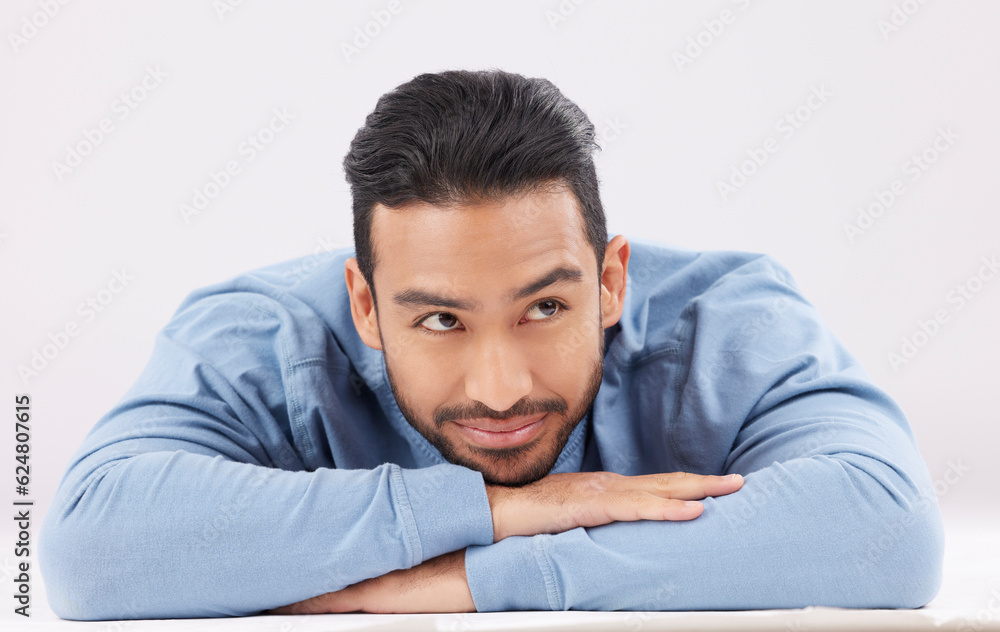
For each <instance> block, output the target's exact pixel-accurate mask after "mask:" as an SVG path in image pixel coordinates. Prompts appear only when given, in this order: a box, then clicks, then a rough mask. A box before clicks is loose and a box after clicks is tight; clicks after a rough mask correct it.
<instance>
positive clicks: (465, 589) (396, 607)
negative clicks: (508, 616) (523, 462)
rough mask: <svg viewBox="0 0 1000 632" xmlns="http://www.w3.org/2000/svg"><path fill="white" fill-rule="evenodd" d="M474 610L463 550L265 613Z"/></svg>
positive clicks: (383, 612)
mask: <svg viewBox="0 0 1000 632" xmlns="http://www.w3.org/2000/svg"><path fill="white" fill-rule="evenodd" d="M358 611H361V612H373V613H381V614H385V613H403V612H406V613H410V612H475V611H476V605H475V603H473V601H472V593H471V592H470V591H469V582H468V580H467V579H466V577H465V549H461V550H459V551H453V552H451V553H446V554H444V555H439V556H438V557H435V558H433V559H430V560H427V561H426V562H424V563H423V564H419V565H417V566H414V567H413V568H407V569H401V570H397V571H392V572H391V573H387V574H385V575H382V576H381V577H374V578H372V579H366V580H365V581H363V582H358V583H357V584H353V585H351V586H348V587H347V588H344V589H343V590H338V591H336V592H330V593H326V594H325V595H319V596H318V597H313V598H312V599H306V600H305V601H299V602H296V603H293V604H291V605H288V606H282V607H280V608H275V609H273V610H268V611H267V614H324V613H331V612H358Z"/></svg>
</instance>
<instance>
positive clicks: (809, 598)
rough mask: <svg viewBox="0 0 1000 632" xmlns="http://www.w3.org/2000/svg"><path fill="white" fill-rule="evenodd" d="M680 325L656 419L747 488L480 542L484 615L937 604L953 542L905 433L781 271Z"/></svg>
mask: <svg viewBox="0 0 1000 632" xmlns="http://www.w3.org/2000/svg"><path fill="white" fill-rule="evenodd" d="M776 299H777V300H776ZM683 318H684V319H685V322H684V323H682V324H683V326H681V327H678V328H676V330H675V331H677V332H680V334H679V335H680V336H681V337H682V338H681V339H680V340H678V341H677V350H678V351H677V353H674V354H663V355H662V356H661V357H662V358H663V361H664V362H671V361H673V362H677V363H678V364H677V366H676V367H674V369H675V370H676V372H675V373H674V374H676V375H680V376H681V377H680V378H679V379H678V381H677V382H676V383H671V384H670V385H669V386H670V387H671V388H664V389H662V397H663V401H659V400H657V402H656V403H657V405H656V406H655V408H656V409H657V410H663V411H673V412H672V417H670V418H669V419H662V420H659V421H658V423H660V424H662V428H663V429H664V431H665V432H667V433H668V442H667V444H668V445H672V446H674V445H675V446H677V451H676V452H675V453H674V455H675V456H674V458H684V459H687V460H688V462H690V463H694V462H695V459H696V458H698V457H699V456H700V455H706V454H707V455H712V454H714V453H715V452H716V451H717V450H718V451H721V454H722V455H725V456H724V460H723V462H720V464H719V466H718V467H719V470H718V471H717V472H716V473H720V474H721V473H729V472H740V473H742V474H744V475H745V479H746V482H745V485H744V487H743V489H741V490H740V491H739V492H738V493H735V494H731V495H726V496H722V497H719V498H709V499H706V500H705V501H704V505H705V510H704V513H703V514H702V515H701V516H700V517H698V519H696V520H692V521H687V522H651V521H644V522H636V523H625V522H615V523H612V524H608V525H604V526H597V527H593V528H578V529H573V530H569V531H566V532H565V533H561V534H556V535H538V536H534V537H512V538H507V539H505V540H503V541H501V542H499V543H496V544H492V545H485V546H483V545H479V546H472V547H469V548H468V550H467V552H466V559H465V562H466V573H467V576H468V582H469V586H470V589H471V592H472V595H473V598H474V600H475V604H476V606H477V609H478V610H480V611H494V610H508V609H527V610H531V609H539V610H548V609H553V610H559V609H569V608H572V609H583V610H615V609H646V610H688V609H693V610H698V609H758V608H791V607H802V606H807V605H826V606H839V607H866V608H896V607H917V606H921V605H924V604H925V603H927V602H928V601H929V600H930V599H931V598H932V597H933V596H934V594H936V592H937V589H938V587H939V585H940V580H941V563H942V557H943V534H942V525H941V517H940V514H939V511H938V507H937V503H936V499H935V496H934V494H933V492H932V491H931V482H930V477H929V475H928V472H927V468H926V466H925V464H924V463H923V460H922V459H921V457H920V454H919V452H918V450H917V447H916V445H915V442H914V438H913V435H912V433H911V430H910V428H909V425H908V423H907V421H906V419H905V417H904V415H903V413H902V411H901V410H900V409H899V408H898V406H896V404H895V403H894V402H893V401H892V400H891V398H889V397H888V395H886V394H885V393H884V392H882V391H881V390H879V389H878V388H876V387H875V386H873V385H872V384H871V381H870V379H869V378H868V376H867V374H866V373H865V372H864V370H863V369H862V368H861V367H860V366H859V365H858V363H857V361H856V360H855V359H854V358H853V357H852V356H851V355H850V354H849V353H848V352H847V351H846V350H845V349H844V348H843V346H842V345H840V343H839V342H838V341H837V340H836V339H835V337H834V336H833V335H832V334H831V333H830V332H829V330H828V329H827V328H826V327H825V326H824V325H823V324H822V322H821V320H820V319H819V317H818V315H817V314H816V313H815V309H814V308H813V307H812V306H811V305H810V304H809V303H808V302H807V301H805V299H803V298H802V297H801V296H800V295H799V294H798V292H797V290H796V289H795V287H794V285H793V284H792V282H791V280H790V278H789V277H788V276H787V273H786V272H785V271H784V270H783V269H782V268H780V266H778V265H777V264H775V263H774V262H773V261H770V260H769V259H767V258H762V259H761V260H759V261H756V262H752V263H751V264H749V265H747V266H744V268H743V269H740V270H737V271H736V273H734V274H733V275H731V278H729V279H724V280H723V281H720V282H719V283H717V284H715V285H714V286H713V287H712V288H709V290H708V291H706V292H705V293H704V294H702V295H701V296H699V297H698V299H697V300H695V301H692V303H691V304H690V305H689V306H688V308H687V309H686V310H685V312H684V316H683ZM675 359H676V360H675ZM674 369H672V370H674ZM667 374H670V373H667ZM646 391H647V392H645V393H638V394H634V393H628V392H626V393H622V394H621V395H620V396H619V400H622V399H626V398H627V397H631V396H633V395H635V396H637V397H639V398H641V397H644V396H648V388H647V389H646ZM657 395H658V396H660V395H659V393H658V394H657ZM654 421H657V420H654ZM730 429H732V430H730ZM676 455H679V457H678V456H676ZM684 464H685V463H681V465H684Z"/></svg>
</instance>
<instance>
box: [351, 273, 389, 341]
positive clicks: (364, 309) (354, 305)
mask: <svg viewBox="0 0 1000 632" xmlns="http://www.w3.org/2000/svg"><path fill="white" fill-rule="evenodd" d="M344 281H345V282H346V283H347V295H348V296H349V297H350V298H351V318H353V319H354V328H355V329H357V330H358V335H359V336H361V340H362V341H363V342H364V343H365V344H366V345H368V346H369V347H371V348H372V349H375V350H377V351H381V350H382V339H381V338H380V337H379V330H378V316H377V314H376V313H375V297H374V296H372V292H371V288H370V287H368V282H367V281H365V277H364V275H362V274H361V268H359V267H358V260H357V259H355V258H354V257H350V258H349V259H348V260H347V261H345V262H344Z"/></svg>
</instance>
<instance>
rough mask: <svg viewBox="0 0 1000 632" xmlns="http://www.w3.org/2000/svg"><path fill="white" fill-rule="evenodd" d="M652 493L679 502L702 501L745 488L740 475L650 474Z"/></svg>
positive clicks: (648, 476)
mask: <svg viewBox="0 0 1000 632" xmlns="http://www.w3.org/2000/svg"><path fill="white" fill-rule="evenodd" d="M642 478H647V479H648V480H649V484H650V489H649V490H648V491H649V492H650V493H653V494H656V495H658V496H663V497H664V498H676V499H678V500H701V499H703V498H708V497H709V496H725V495H726V494H731V493H733V492H735V491H737V490H738V489H739V488H741V487H743V477H742V476H740V475H739V474H730V475H728V476H702V475H700V474H687V473H683V472H680V473H677V474H650V475H647V476H644V477H642Z"/></svg>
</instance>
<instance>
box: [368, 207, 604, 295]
mask: <svg viewBox="0 0 1000 632" xmlns="http://www.w3.org/2000/svg"><path fill="white" fill-rule="evenodd" d="M373 215H374V216H373V218H372V239H373V246H374V248H375V250H376V252H377V256H378V265H377V266H376V276H378V277H379V278H380V280H382V279H385V280H386V281H389V282H390V283H395V282H399V281H403V280H405V281H406V282H412V281H418V280H419V281H423V282H428V283H429V282H437V283H440V282H441V280H442V279H447V278H453V279H455V278H460V277H462V276H465V275H463V274H462V273H463V271H468V272H472V271H475V272H477V273H478V274H479V275H480V276H487V277H488V276H492V275H491V274H489V273H491V272H495V271H498V270H506V271H508V272H511V273H513V276H521V277H522V280H523V277H524V276H525V275H527V276H530V275H531V274H533V273H537V272H538V271H539V269H541V268H543V267H544V268H546V269H550V268H553V267H557V266H569V267H584V266H588V267H593V264H594V263H596V260H595V259H594V254H593V248H592V247H591V245H590V243H589V241H588V240H587V236H586V231H585V230H584V224H583V220H582V217H581V215H580V212H579V210H578V206H577V204H576V198H575V197H574V196H573V195H572V194H571V193H569V192H568V191H566V192H545V193H537V194H528V195H524V196H521V197H517V198H508V199H505V200H502V201H499V202H486V203H475V204H466V205H462V206H446V207H438V206H433V205H430V204H424V203H418V204H412V205H409V206H408V207H406V208H404V209H387V208H385V207H381V206H376V210H375V212H374V214H373ZM518 270H520V271H521V274H518V273H517V271H518ZM512 281H513V279H512ZM497 289H499V288H497Z"/></svg>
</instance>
